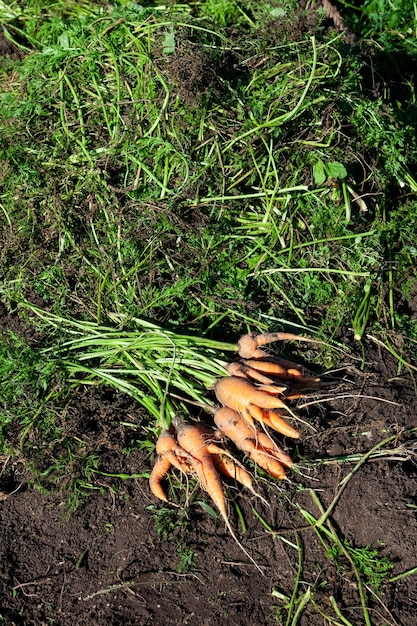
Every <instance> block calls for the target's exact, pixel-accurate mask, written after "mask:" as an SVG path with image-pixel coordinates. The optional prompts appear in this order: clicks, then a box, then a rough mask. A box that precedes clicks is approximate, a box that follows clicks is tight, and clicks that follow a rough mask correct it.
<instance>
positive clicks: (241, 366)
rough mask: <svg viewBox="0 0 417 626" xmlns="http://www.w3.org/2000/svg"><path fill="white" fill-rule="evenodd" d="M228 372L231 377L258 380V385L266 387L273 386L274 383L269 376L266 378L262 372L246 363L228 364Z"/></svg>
mask: <svg viewBox="0 0 417 626" xmlns="http://www.w3.org/2000/svg"><path fill="white" fill-rule="evenodd" d="M226 369H227V371H228V372H229V374H230V376H238V377H239V378H252V379H253V380H256V382H258V383H263V384H265V385H272V384H273V383H274V381H273V379H272V378H268V376H264V375H263V374H262V373H261V372H259V371H258V370H257V369H255V368H253V367H248V366H247V362H246V363H236V362H233V363H228V365H227V366H226Z"/></svg>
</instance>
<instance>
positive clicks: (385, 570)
mask: <svg viewBox="0 0 417 626" xmlns="http://www.w3.org/2000/svg"><path fill="white" fill-rule="evenodd" d="M342 543H343V546H344V548H345V550H346V551H347V552H348V553H349V554H350V556H351V557H352V559H353V561H354V563H355V565H356V567H357V568H358V571H359V572H361V573H362V574H363V575H364V577H365V580H366V582H367V583H368V584H369V585H372V588H373V590H374V591H375V593H377V592H378V590H379V588H380V587H381V585H382V584H383V583H384V582H386V581H387V580H388V578H389V575H390V573H391V571H392V569H393V568H394V563H392V562H391V561H390V560H389V559H388V557H386V556H382V557H381V556H379V554H378V550H377V549H375V548H373V547H372V546H365V547H364V548H354V547H352V546H351V545H350V544H349V542H348V541H347V539H342ZM327 555H328V557H329V558H331V559H332V560H333V561H335V562H336V563H337V564H339V565H340V559H341V557H343V552H341V550H340V548H339V546H338V545H337V544H335V545H334V546H332V547H331V548H330V549H329V551H328V553H327Z"/></svg>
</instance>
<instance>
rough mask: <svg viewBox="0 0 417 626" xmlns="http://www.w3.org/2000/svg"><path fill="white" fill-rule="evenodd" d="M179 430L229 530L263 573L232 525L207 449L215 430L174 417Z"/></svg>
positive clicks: (191, 460) (198, 472) (221, 485)
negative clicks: (209, 437) (208, 438)
mask: <svg viewBox="0 0 417 626" xmlns="http://www.w3.org/2000/svg"><path fill="white" fill-rule="evenodd" d="M172 423H173V424H174V426H175V428H176V430H177V440H178V443H179V445H180V446H181V448H183V449H184V450H185V451H186V452H188V453H189V455H190V463H191V464H192V466H193V469H194V470H195V472H196V474H197V476H198V479H199V481H200V484H201V486H202V487H203V488H204V489H205V490H206V491H207V493H208V494H209V496H210V498H211V499H212V500H213V502H214V504H215V505H216V507H217V508H218V510H219V511H220V514H221V516H222V518H223V520H224V522H225V524H226V527H227V529H228V531H229V532H230V534H231V536H232V537H233V539H234V540H235V541H236V543H237V544H238V546H239V547H240V549H241V550H242V551H243V552H244V553H245V554H246V556H247V557H248V558H249V559H250V560H251V561H252V563H253V564H254V565H255V566H256V567H257V569H258V570H259V571H260V572H261V573H262V574H263V572H262V570H261V569H260V567H259V565H258V564H257V563H256V561H255V560H254V559H253V558H252V557H251V555H250V554H249V552H247V551H246V550H245V548H244V547H243V546H242V544H241V543H240V541H239V540H238V538H237V537H236V535H235V533H234V531H233V528H232V525H231V523H230V521H229V518H228V515H227V509H226V497H225V495H224V491H223V484H222V481H221V478H220V476H219V473H218V471H217V469H216V467H215V464H214V461H213V458H212V457H211V455H210V453H209V451H208V450H207V443H206V440H207V437H208V436H210V435H211V436H213V431H211V430H210V429H208V428H207V427H206V426H205V425H204V424H201V423H199V424H186V423H185V422H183V421H181V420H179V419H178V418H177V417H174V418H173V420H172Z"/></svg>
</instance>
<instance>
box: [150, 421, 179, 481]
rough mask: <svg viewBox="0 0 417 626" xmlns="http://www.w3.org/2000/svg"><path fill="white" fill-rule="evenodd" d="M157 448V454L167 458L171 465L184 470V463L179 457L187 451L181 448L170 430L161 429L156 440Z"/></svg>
mask: <svg viewBox="0 0 417 626" xmlns="http://www.w3.org/2000/svg"><path fill="white" fill-rule="evenodd" d="M155 450H156V453H157V454H159V455H160V456H164V457H165V458H167V459H168V460H169V462H170V464H171V465H173V466H174V467H176V468H177V469H178V470H180V471H181V472H182V471H184V463H183V462H182V461H181V460H180V458H179V457H181V456H183V457H184V455H185V452H184V451H183V450H181V449H180V447H179V445H178V443H177V441H176V439H175V437H174V436H173V435H172V434H171V433H170V432H169V430H165V429H164V430H161V433H160V435H159V437H158V440H157V442H156V446H155Z"/></svg>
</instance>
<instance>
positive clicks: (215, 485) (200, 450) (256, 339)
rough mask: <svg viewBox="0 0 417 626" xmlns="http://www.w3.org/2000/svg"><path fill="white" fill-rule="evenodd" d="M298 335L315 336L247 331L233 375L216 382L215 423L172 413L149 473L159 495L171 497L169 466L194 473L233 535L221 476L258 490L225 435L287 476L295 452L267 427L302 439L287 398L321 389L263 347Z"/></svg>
mask: <svg viewBox="0 0 417 626" xmlns="http://www.w3.org/2000/svg"><path fill="white" fill-rule="evenodd" d="M294 339H297V340H303V341H314V340H312V339H306V338H304V337H299V336H298V335H293V334H291V333H264V334H260V335H256V334H247V335H243V336H242V337H241V338H240V339H239V341H238V344H237V352H238V355H239V357H240V360H239V361H235V362H233V363H229V364H228V365H227V371H228V374H229V375H228V376H226V377H224V378H220V379H219V380H218V381H217V382H216V383H215V385H214V392H215V394H216V398H217V400H218V402H219V403H220V405H221V407H219V408H217V410H215V412H214V424H215V426H216V428H211V427H209V426H207V425H206V424H203V423H188V422H185V421H184V420H181V419H180V418H178V417H174V418H173V420H172V423H171V426H170V429H169V430H168V429H164V430H162V432H161V434H160V436H159V438H158V441H157V443H156V453H157V457H156V462H155V465H154V467H153V470H152V472H151V476H150V488H151V491H152V493H153V494H154V495H155V496H156V497H157V498H159V499H160V500H162V501H164V502H167V501H168V499H167V496H166V494H165V492H164V489H163V486H162V480H163V478H164V477H165V476H166V474H167V473H168V472H169V470H170V469H171V467H174V468H176V469H177V470H179V471H180V472H182V473H184V474H192V475H194V476H196V477H197V478H198V481H199V483H200V485H201V486H202V487H203V488H204V489H205V490H206V491H207V493H208V494H209V496H210V497H211V499H212V500H213V502H214V504H215V505H216V507H217V508H218V510H219V511H220V514H221V515H222V517H223V518H224V520H225V523H226V525H227V527H228V529H229V531H230V532H231V534H232V536H233V537H234V538H235V535H234V533H233V530H232V528H231V525H230V522H229V519H228V516H227V508H226V497H225V493H224V488H223V483H222V478H221V476H222V475H223V476H227V477H229V478H233V479H234V480H236V481H237V482H239V483H241V484H242V485H243V486H244V487H245V488H247V489H249V490H250V491H252V493H254V494H255V495H257V494H256V492H255V490H254V488H253V483H252V478H251V475H250V474H249V472H248V471H247V470H246V469H245V468H244V467H243V466H242V465H241V464H240V463H239V462H238V461H237V460H236V458H235V457H234V456H233V455H232V454H231V453H230V452H229V450H228V449H227V448H226V447H225V446H224V440H225V438H226V437H227V438H229V439H230V440H231V441H233V443H234V444H235V446H236V447H237V448H238V449H239V450H241V451H242V452H244V453H245V454H246V455H247V456H248V457H249V459H251V460H252V461H253V462H254V463H255V464H257V465H258V466H260V467H262V468H263V469H264V470H266V471H267V472H268V473H269V474H271V475H272V476H273V477H275V478H278V479H281V480H282V479H284V478H285V476H286V469H287V468H291V466H292V460H291V457H290V456H289V455H288V454H287V453H286V452H285V451H284V450H283V449H282V448H281V447H280V446H279V445H278V444H277V443H276V442H275V441H274V440H273V439H272V437H271V435H270V434H269V430H268V429H272V430H275V431H277V432H279V433H281V434H282V435H284V436H287V437H291V438H294V439H296V438H298V437H299V436H300V433H299V432H298V431H297V430H296V429H295V428H294V427H293V426H291V425H290V424H289V423H288V421H287V419H286V418H287V417H289V416H293V417H295V416H294V414H293V413H292V411H291V410H290V408H289V407H288V406H287V403H286V402H287V401H288V400H292V399H295V398H299V397H300V396H301V395H302V393H303V391H305V390H306V389H317V388H318V386H319V384H320V379H319V378H315V377H311V376H306V375H304V373H303V369H302V367H301V366H299V365H298V364H296V363H292V362H290V361H287V360H284V359H281V358H279V357H277V356H274V355H271V354H270V353H268V352H266V351H265V350H262V346H265V345H266V344H269V343H272V342H274V341H282V340H294Z"/></svg>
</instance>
